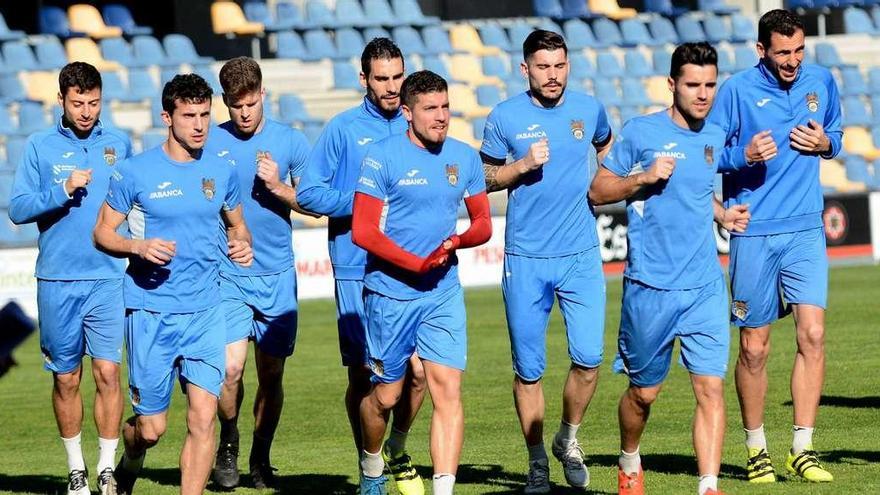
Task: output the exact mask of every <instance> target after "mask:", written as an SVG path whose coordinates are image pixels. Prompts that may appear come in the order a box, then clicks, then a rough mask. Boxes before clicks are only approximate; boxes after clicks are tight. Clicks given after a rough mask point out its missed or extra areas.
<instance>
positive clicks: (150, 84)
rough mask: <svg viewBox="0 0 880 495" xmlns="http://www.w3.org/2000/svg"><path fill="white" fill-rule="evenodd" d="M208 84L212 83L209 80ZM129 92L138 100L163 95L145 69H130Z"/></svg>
mask: <svg viewBox="0 0 880 495" xmlns="http://www.w3.org/2000/svg"><path fill="white" fill-rule="evenodd" d="M208 83H209V84H210V83H211V81H210V80H208ZM163 86H164V84H163ZM128 90H129V92H130V94H131V97H132V98H135V99H137V100H143V99H149V98H155V97H157V96H159V95H160V94H161V91H160V89H159V88H158V87H157V86H156V82H155V81H154V80H153V76H152V75H151V74H150V72H149V71H148V70H147V69H144V68H132V69H129V71H128Z"/></svg>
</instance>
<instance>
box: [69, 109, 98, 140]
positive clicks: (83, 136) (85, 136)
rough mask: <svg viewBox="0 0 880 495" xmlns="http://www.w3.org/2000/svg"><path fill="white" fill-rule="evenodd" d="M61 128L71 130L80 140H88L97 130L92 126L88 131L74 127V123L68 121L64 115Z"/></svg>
mask: <svg viewBox="0 0 880 495" xmlns="http://www.w3.org/2000/svg"><path fill="white" fill-rule="evenodd" d="M95 125H98V123H97V121H95ZM61 126H62V127H64V128H66V129H69V130H70V132H72V133H73V135H74V136H76V138H77V139H80V140H82V139H88V138H89V136H91V135H92V131H93V130H94V129H95V126H92V127H90V128H89V129H88V130H87V131H81V130H79V129H78V128H77V127H76V126H75V125H73V122H71V121H69V120H67V117H66V116H64V115H62V116H61Z"/></svg>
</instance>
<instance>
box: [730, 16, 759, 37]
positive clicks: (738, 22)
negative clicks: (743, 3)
mask: <svg viewBox="0 0 880 495" xmlns="http://www.w3.org/2000/svg"><path fill="white" fill-rule="evenodd" d="M730 32H731V33H730V35H731V38H730V41H731V42H732V43H745V42H752V41H755V40H756V39H757V38H758V30H757V27H756V25H755V21H753V20H751V19H749V18H748V17H746V16H744V15H742V14H733V15H731V16H730Z"/></svg>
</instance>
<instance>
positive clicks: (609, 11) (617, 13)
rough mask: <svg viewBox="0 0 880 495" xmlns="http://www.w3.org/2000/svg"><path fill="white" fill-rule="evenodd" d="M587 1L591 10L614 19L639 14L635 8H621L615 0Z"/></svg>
mask: <svg viewBox="0 0 880 495" xmlns="http://www.w3.org/2000/svg"><path fill="white" fill-rule="evenodd" d="M588 3H589V5H590V10H591V11H593V12H595V13H597V14H602V15H604V16H605V17H608V18H610V19H614V20H615V21H621V20H623V19H630V18H633V17H635V16H637V15H638V14H639V13H638V11H636V9H630V8H622V7H621V6H620V5H618V3H617V0H589V2H588Z"/></svg>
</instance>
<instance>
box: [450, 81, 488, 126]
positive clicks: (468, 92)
mask: <svg viewBox="0 0 880 495" xmlns="http://www.w3.org/2000/svg"><path fill="white" fill-rule="evenodd" d="M449 110H450V111H451V112H453V113H456V114H462V115H464V116H465V118H468V119H473V118H476V117H485V116H487V115H489V112H491V111H492V109H491V108H489V107H483V106H480V104H479V103H478V102H477V95H475V94H474V91H473V90H472V89H471V88H470V86H467V85H464V84H450V85H449Z"/></svg>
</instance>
